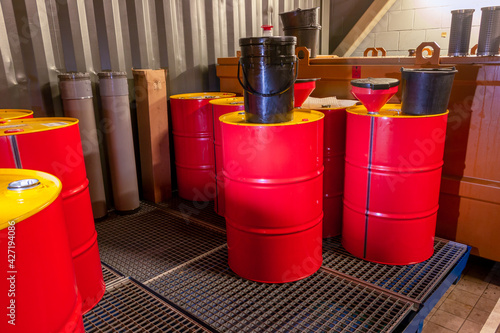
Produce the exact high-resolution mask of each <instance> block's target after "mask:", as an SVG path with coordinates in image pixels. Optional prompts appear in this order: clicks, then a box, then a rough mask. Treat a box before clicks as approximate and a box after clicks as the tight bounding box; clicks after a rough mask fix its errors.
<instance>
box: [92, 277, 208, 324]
mask: <svg viewBox="0 0 500 333" xmlns="http://www.w3.org/2000/svg"><path fill="white" fill-rule="evenodd" d="M83 322H84V326H85V331H86V332H87V333H93V332H124V333H125V332H182V333H184V332H209V331H208V330H206V329H205V328H203V327H202V326H201V325H199V324H198V323H196V322H195V321H193V320H192V319H190V318H189V317H187V316H185V315H183V314H182V313H180V312H179V311H178V310H176V309H175V308H173V307H171V306H170V305H169V304H167V303H165V302H163V301H161V300H160V299H159V298H157V297H155V296H154V295H153V294H151V293H150V292H148V291H147V290H146V289H144V288H143V287H141V286H140V285H138V284H137V283H135V282H133V281H131V280H129V279H122V280H121V281H120V282H116V283H114V284H113V285H112V287H110V288H109V289H108V290H107V291H106V293H105V294H104V297H103V298H102V300H101V301H100V302H99V303H98V304H97V305H96V306H95V307H94V308H93V309H92V310H90V311H89V312H88V313H87V314H85V315H84V316H83Z"/></svg>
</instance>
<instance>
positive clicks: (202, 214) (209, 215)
mask: <svg viewBox="0 0 500 333" xmlns="http://www.w3.org/2000/svg"><path fill="white" fill-rule="evenodd" d="M157 205H158V206H160V207H165V208H170V209H172V210H175V211H177V212H179V213H181V214H183V215H185V218H186V219H187V220H189V219H195V220H200V221H203V222H205V223H209V224H212V225H214V226H216V227H218V228H221V229H226V220H225V219H224V217H222V216H220V215H218V214H217V213H216V212H215V211H214V202H213V201H208V202H196V201H195V202H193V201H189V200H185V199H182V198H180V197H179V196H178V195H177V194H174V197H172V198H171V199H169V200H168V201H166V202H163V203H159V204H157Z"/></svg>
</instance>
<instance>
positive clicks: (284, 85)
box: [238, 37, 298, 124]
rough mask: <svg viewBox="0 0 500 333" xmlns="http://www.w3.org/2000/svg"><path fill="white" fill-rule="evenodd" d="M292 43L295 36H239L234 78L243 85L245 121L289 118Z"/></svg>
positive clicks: (294, 72) (294, 69) (293, 69)
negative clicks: (238, 57)
mask: <svg viewBox="0 0 500 333" xmlns="http://www.w3.org/2000/svg"><path fill="white" fill-rule="evenodd" d="M295 43H296V38H295V37H250V38H240V48H241V58H240V60H239V63H238V80H239V81H240V84H241V86H242V87H243V89H244V100H245V118H246V121H247V122H250V123H260V124H271V123H282V122H286V121H290V120H292V116H293V85H294V83H295V80H296V79H297V73H298V62H297V59H296V57H295ZM240 68H241V69H240ZM240 71H241V73H242V74H243V75H242V76H243V81H242V80H241V79H240Z"/></svg>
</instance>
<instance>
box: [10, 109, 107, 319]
mask: <svg viewBox="0 0 500 333" xmlns="http://www.w3.org/2000/svg"><path fill="white" fill-rule="evenodd" d="M53 119H54V118H33V119H32V120H31V119H25V120H13V121H10V122H9V124H17V123H21V122H24V123H26V124H29V122H31V121H33V122H38V123H40V122H43V121H44V120H46V121H47V122H48V123H51V122H54V120H53ZM57 119H58V120H60V119H63V118H57ZM67 119H70V120H73V119H72V118H67ZM12 135H15V138H16V141H17V146H18V149H19V156H20V160H21V163H22V168H23V169H33V170H39V171H44V172H47V173H50V174H52V175H54V176H56V177H57V178H59V179H60V180H61V183H62V192H61V197H62V200H63V209H64V215H65V220H66V227H67V229H68V237H69V244H70V248H71V251H72V256H73V264H74V266H75V275H76V280H77V284H78V289H79V291H80V294H81V296H82V301H83V313H86V312H87V311H88V310H90V309H91V308H92V307H94V306H95V305H96V304H97V303H98V302H99V300H100V299H101V298H102V296H103V295H104V291H105V285H104V279H103V276H102V269H101V260H100V257H99V249H98V246H97V232H96V231H95V226H94V217H93V215H92V206H91V202H90V194H89V189H88V184H89V182H88V179H87V173H86V170H85V164H84V159H83V152H82V145H81V141H80V133H79V131H78V123H77V122H75V123H74V125H71V126H67V127H53V128H51V129H49V130H45V131H41V132H27V133H21V134H16V133H14V134H12ZM9 136H10V135H4V136H0V156H1V157H2V158H0V167H5V168H7V167H15V165H13V163H12V161H13V156H14V153H13V151H12V147H11V146H10V144H9Z"/></svg>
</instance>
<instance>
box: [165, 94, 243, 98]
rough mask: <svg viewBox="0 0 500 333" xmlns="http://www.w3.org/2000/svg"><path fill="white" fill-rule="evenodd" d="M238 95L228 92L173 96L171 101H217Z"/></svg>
mask: <svg viewBox="0 0 500 333" xmlns="http://www.w3.org/2000/svg"><path fill="white" fill-rule="evenodd" d="M234 96H236V94H234V93H227V92H201V93H192V94H179V95H172V96H170V99H215V98H228V97H234Z"/></svg>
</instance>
